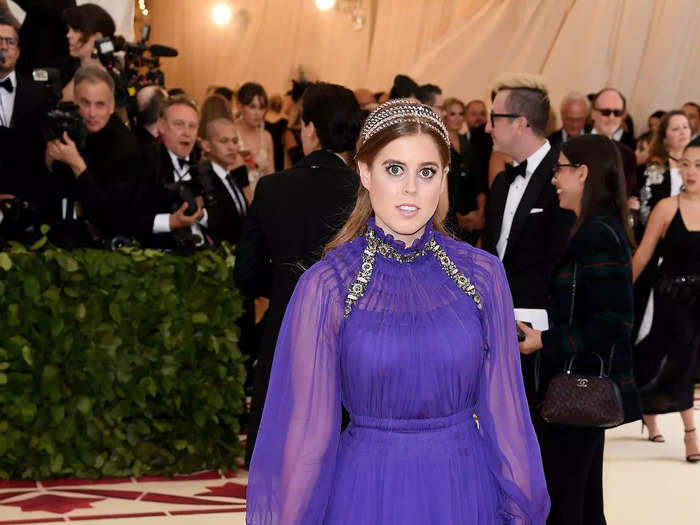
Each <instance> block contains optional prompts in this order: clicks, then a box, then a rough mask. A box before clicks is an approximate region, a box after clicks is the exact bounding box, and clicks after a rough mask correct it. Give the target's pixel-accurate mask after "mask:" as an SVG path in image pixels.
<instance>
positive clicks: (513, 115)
mask: <svg viewBox="0 0 700 525" xmlns="http://www.w3.org/2000/svg"><path fill="white" fill-rule="evenodd" d="M490 116H491V127H494V126H495V124H494V123H493V119H495V118H510V119H514V118H520V117H524V116H525V115H518V114H517V113H494V112H493V111H492V112H491V115H490ZM527 126H528V127H530V123H529V122H528V124H527Z"/></svg>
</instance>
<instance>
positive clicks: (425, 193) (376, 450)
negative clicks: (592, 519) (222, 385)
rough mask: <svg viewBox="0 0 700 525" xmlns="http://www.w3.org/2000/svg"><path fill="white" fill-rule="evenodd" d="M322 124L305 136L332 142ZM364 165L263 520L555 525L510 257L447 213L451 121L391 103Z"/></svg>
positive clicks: (277, 389) (263, 459)
mask: <svg viewBox="0 0 700 525" xmlns="http://www.w3.org/2000/svg"><path fill="white" fill-rule="evenodd" d="M311 89H312V88H309V90H307V92H306V93H305V94H304V106H305V108H306V105H307V101H308V99H307V96H311V94H310V90H311ZM320 109H321V110H322V109H323V107H322V106H321V107H320ZM307 119H309V120H311V122H313V117H311V116H310V115H309V114H308V112H306V111H305V114H304V115H303V116H302V120H303V122H304V127H305V131H304V133H303V134H302V137H307V136H313V135H314V134H315V135H316V136H317V137H321V136H323V134H322V133H318V129H317V128H318V126H316V125H313V127H312V124H311V122H309V120H307ZM339 125H340V122H338V124H337V126H339ZM335 127H336V126H334V125H333V124H332V122H331V125H330V126H329V129H330V130H331V131H333V130H334V129H335ZM312 132H313V133H312ZM307 134H308V135H307ZM341 138H342V136H341ZM348 138H349V137H348ZM306 140H307V139H305V141H306ZM322 140H323V139H322ZM344 140H345V139H344ZM355 158H356V167H357V171H358V173H359V178H360V182H361V187H360V190H359V193H358V195H357V203H356V205H355V208H354V210H353V211H352V213H351V214H350V217H349V218H348V220H347V222H346V223H345V226H343V228H342V229H341V231H340V232H339V233H338V235H337V236H336V237H335V239H334V240H333V241H332V242H331V243H330V244H329V245H328V246H327V248H328V250H329V251H327V253H326V255H325V257H324V258H323V260H321V261H320V262H318V263H316V264H314V265H313V266H312V267H311V268H309V269H308V270H307V271H306V272H305V273H304V274H303V276H302V277H301V279H300V280H299V283H298V284H297V286H296V289H295V291H294V295H293V296H292V298H291V300H290V302H289V306H288V307H287V310H286V313H285V316H284V322H283V324H282V329H281V331H280V334H279V338H278V340H277V348H276V350H275V360H274V366H273V370H272V375H271V378H270V388H269V391H268V395H267V401H266V406H265V411H264V414H263V419H262V425H261V427H260V433H259V435H258V443H257V445H256V448H255V453H254V456H253V461H252V464H251V469H250V476H249V485H248V493H247V523H248V524H249V525H258V524H285V525H312V524H313V525H318V524H320V523H324V524H326V525H336V524H337V525H341V524H342V525H346V524H349V523H358V524H360V523H361V524H362V525H419V524H420V525H423V524H426V523H439V524H455V525H456V524H459V525H497V524H503V523H518V524H528V525H543V524H544V522H545V518H546V516H547V510H548V507H549V499H548V497H547V490H546V487H545V483H544V476H543V473H542V465H541V460H540V452H539V449H538V446H537V439H536V437H535V433H534V431H533V428H532V424H531V422H530V415H529V412H528V407H527V399H526V397H525V392H524V388H523V383H522V375H521V372H520V359H519V356H518V348H517V340H516V335H515V319H514V315H513V301H512V299H511V295H510V291H509V288H508V283H507V281H506V277H505V272H504V270H503V266H502V264H501V262H500V261H499V260H498V259H497V258H496V257H494V256H492V255H489V254H487V253H486V252H483V251H481V250H478V249H476V248H473V247H471V246H470V245H468V244H467V243H463V242H459V241H456V240H454V239H452V238H450V237H448V236H447V235H446V234H445V233H444V229H443V226H442V223H441V219H440V214H439V213H437V208H438V203H439V201H440V197H441V195H442V194H443V190H444V189H445V184H446V179H447V173H448V171H449V159H450V139H449V137H448V134H447V129H446V128H445V125H444V123H443V122H442V120H441V119H440V117H438V116H437V115H436V114H435V112H434V111H433V110H432V109H431V108H430V107H429V106H425V105H423V104H420V103H418V102H415V101H413V100H411V99H397V100H390V101H388V102H386V103H384V104H381V105H380V106H378V107H377V108H376V109H375V110H374V111H373V112H372V113H371V114H370V115H369V117H368V118H367V120H366V121H365V124H364V126H363V128H362V132H361V134H360V141H359V146H358V151H357V155H356V157H355ZM297 235H303V232H298V233H297ZM342 407H345V409H347V411H348V413H349V415H350V423H349V425H348V426H347V428H346V429H345V430H344V431H343V432H341V429H340V427H341V411H342ZM477 419H478V421H477Z"/></svg>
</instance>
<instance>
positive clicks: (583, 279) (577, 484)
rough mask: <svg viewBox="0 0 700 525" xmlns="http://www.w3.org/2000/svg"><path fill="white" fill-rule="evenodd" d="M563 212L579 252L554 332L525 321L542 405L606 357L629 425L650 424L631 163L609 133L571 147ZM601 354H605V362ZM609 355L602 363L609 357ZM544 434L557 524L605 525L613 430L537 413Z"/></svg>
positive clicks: (562, 162) (565, 159) (567, 266)
mask: <svg viewBox="0 0 700 525" xmlns="http://www.w3.org/2000/svg"><path fill="white" fill-rule="evenodd" d="M552 184H553V185H554V186H555V187H556V188H557V195H558V197H559V205H560V206H561V207H562V208H563V209H566V210H571V211H573V212H574V213H575V214H576V216H577V220H576V222H575V223H574V226H573V229H572V232H571V238H570V241H569V246H568V248H567V250H566V253H565V255H564V257H563V258H562V260H561V262H560V263H559V265H558V267H557V268H556V270H555V271H554V279H553V283H552V287H551V297H552V299H551V304H550V308H549V325H550V328H549V330H546V331H539V330H533V329H531V328H529V327H528V326H527V325H525V324H523V323H520V322H518V326H519V327H520V329H521V330H522V331H523V332H525V335H526V337H525V340H524V341H522V342H521V343H520V352H521V353H523V354H531V353H533V352H539V355H538V356H537V359H538V361H539V375H540V386H539V393H540V396H541V398H540V399H542V398H544V394H545V392H546V390H547V387H548V386H549V382H550V381H551V379H552V378H553V377H554V376H555V375H557V374H560V373H561V372H562V371H563V370H564V368H565V363H566V362H567V361H568V360H570V359H571V357H573V356H576V361H575V365H574V368H575V371H576V372H577V373H580V372H584V371H585V372H595V375H597V374H598V372H599V370H600V359H602V360H603V362H604V365H605V370H608V371H609V375H610V378H611V379H612V380H613V381H614V382H615V383H617V385H618V387H619V388H620V391H621V394H622V404H623V408H624V422H625V423H627V422H630V421H635V420H638V419H640V417H641V408H640V403H639V394H638V391H637V387H636V385H635V382H634V375H633V371H632V342H631V332H632V322H633V320H634V308H633V305H634V302H633V297H632V263H631V253H630V246H633V245H634V237H633V234H632V231H631V229H630V226H629V210H628V207H627V195H626V190H625V188H626V185H625V178H624V170H623V165H622V158H621V157H620V153H619V151H618V149H617V146H615V144H614V143H613V142H612V141H611V140H610V139H608V138H606V137H604V136H602V135H583V136H579V137H575V138H573V139H571V140H568V141H566V142H565V143H564V144H563V145H562V150H561V153H559V162H558V163H557V164H555V165H554V172H553V177H552ZM594 354H597V356H599V357H596V355H594ZM599 358H600V359H599ZM534 423H535V430H536V431H537V436H538V438H539V442H540V447H541V449H542V462H543V464H544V473H545V476H546V478H547V487H548V488H549V495H550V498H551V500H552V509H551V512H550V515H549V518H548V520H547V524H548V525H603V524H605V516H604V514H603V447H604V444H605V430H604V429H602V428H592V427H572V426H561V425H556V424H550V423H547V422H545V421H544V419H542V417H541V416H540V415H539V414H537V415H535V421H534Z"/></svg>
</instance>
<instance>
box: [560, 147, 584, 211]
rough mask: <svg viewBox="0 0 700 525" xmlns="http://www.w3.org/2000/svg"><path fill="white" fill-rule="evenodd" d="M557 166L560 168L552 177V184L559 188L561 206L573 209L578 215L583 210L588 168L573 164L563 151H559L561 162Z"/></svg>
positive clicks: (565, 208)
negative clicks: (582, 200) (582, 201)
mask: <svg viewBox="0 0 700 525" xmlns="http://www.w3.org/2000/svg"><path fill="white" fill-rule="evenodd" d="M555 168H558V169H557V171H556V172H555V173H554V176H553V177H552V184H553V185H554V187H555V188H556V189H557V197H558V198H559V207H560V208H562V209H564V210H571V211H573V212H574V213H576V214H577V215H578V214H579V213H580V211H581V199H582V198H583V188H584V186H585V184H586V177H587V176H588V168H586V166H578V167H576V166H571V161H570V160H569V159H567V158H566V155H564V154H563V153H559V162H558V164H557V166H556V167H555Z"/></svg>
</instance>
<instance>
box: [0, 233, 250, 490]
mask: <svg viewBox="0 0 700 525" xmlns="http://www.w3.org/2000/svg"><path fill="white" fill-rule="evenodd" d="M232 266H233V255H232V254H231V251H230V250H229V249H228V248H226V247H224V248H222V250H221V251H220V252H216V253H215V252H210V251H204V252H198V253H196V254H195V255H194V256H192V257H177V256H174V255H168V254H163V253H161V252H157V251H153V250H137V249H132V248H127V249H124V250H122V251H120V252H116V253H115V252H108V251H98V250H76V251H70V252H68V251H64V250H62V249H59V248H56V247H53V246H51V245H49V244H48V243H47V242H46V239H45V238H44V239H42V240H40V241H38V242H37V243H36V244H34V245H33V246H31V247H29V248H26V247H23V246H21V245H18V244H12V245H11V246H10V247H8V248H7V249H6V251H4V252H0V478H10V479H19V478H25V479H46V478H50V477H66V476H68V477H73V476H75V477H98V476H125V475H136V476H138V475H141V474H144V473H153V474H171V473H176V472H179V473H186V472H193V471H196V470H200V469H208V468H222V469H228V468H235V466H236V464H237V458H238V457H239V456H240V455H241V453H242V450H241V446H240V443H239V440H238V432H239V424H238V417H239V416H240V414H242V413H243V412H244V406H243V402H244V392H243V381H244V379H245V369H244V366H243V356H242V355H241V353H240V352H239V350H238V345H237V341H238V333H239V330H238V327H237V326H236V325H235V324H234V321H235V320H236V319H237V318H238V317H239V316H240V315H241V313H242V308H243V306H242V304H243V298H242V296H241V295H240V293H239V292H238V291H237V289H236V288H235V287H234V285H233V282H232V279H231V270H232Z"/></svg>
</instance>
